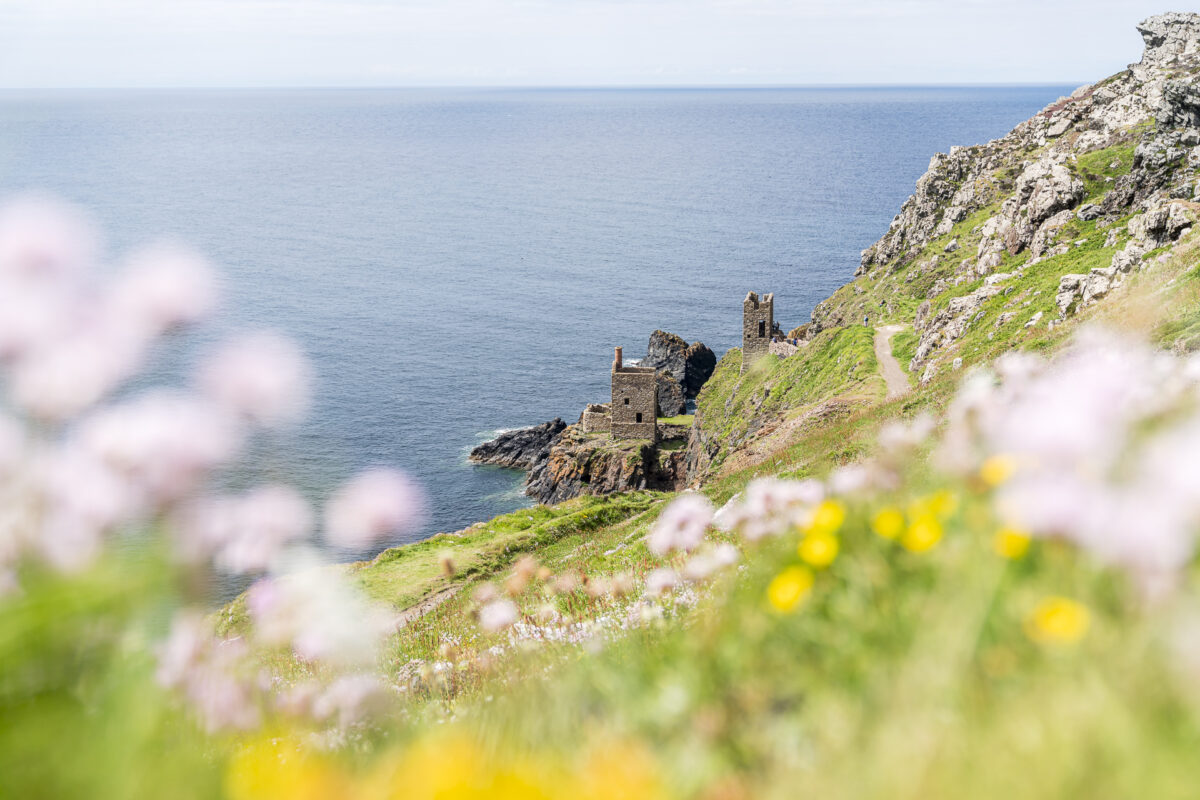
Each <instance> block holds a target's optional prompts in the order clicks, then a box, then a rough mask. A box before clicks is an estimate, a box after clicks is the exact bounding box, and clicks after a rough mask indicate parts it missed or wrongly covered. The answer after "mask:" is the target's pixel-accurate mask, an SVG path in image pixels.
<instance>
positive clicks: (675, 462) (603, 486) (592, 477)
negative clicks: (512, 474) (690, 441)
mask: <svg viewBox="0 0 1200 800" xmlns="http://www.w3.org/2000/svg"><path fill="white" fill-rule="evenodd" d="M683 464H684V451H682V450H674V451H668V450H661V449H660V448H658V447H656V446H655V445H654V444H653V443H652V442H650V441H649V440H639V439H613V438H612V437H611V436H609V435H607V434H587V433H584V432H583V430H581V429H580V428H579V427H578V426H576V425H571V426H568V427H567V429H566V430H565V431H564V432H563V433H562V435H561V436H560V437H559V438H558V441H556V442H555V443H554V446H553V447H551V448H550V451H549V453H548V455H547V457H546V458H545V459H544V460H542V461H540V462H539V463H537V464H536V465H535V466H534V467H533V469H531V470H530V471H529V475H528V477H527V478H526V481H525V494H527V495H529V496H530V497H532V498H534V499H535V500H537V501H538V502H539V503H561V502H562V501H564V500H570V499H571V498H573V497H578V496H580V495H583V494H592V495H605V494H612V493H614V492H625V491H635V490H639V489H663V490H674V489H676V488H682V485H681V483H680V482H681V481H682V478H683V473H684V466H683Z"/></svg>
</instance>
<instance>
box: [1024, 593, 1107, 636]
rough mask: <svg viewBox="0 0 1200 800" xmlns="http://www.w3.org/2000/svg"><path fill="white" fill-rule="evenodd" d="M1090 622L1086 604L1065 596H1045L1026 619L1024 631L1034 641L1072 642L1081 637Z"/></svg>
mask: <svg viewBox="0 0 1200 800" xmlns="http://www.w3.org/2000/svg"><path fill="white" fill-rule="evenodd" d="M1090 624H1091V614H1090V613H1089V612H1088V610H1087V606H1085V605H1083V604H1082V603H1078V602H1076V601H1074V600H1071V599H1070V598H1067V597H1047V598H1045V599H1043V600H1042V602H1040V603H1038V606H1037V608H1035V609H1034V610H1033V614H1031V615H1030V616H1029V619H1028V620H1026V622H1025V631H1026V633H1028V634H1029V638H1030V639H1033V640H1034V641H1035V642H1042V643H1047V644H1073V643H1074V642H1078V641H1079V640H1080V639H1082V638H1083V636H1084V634H1086V633H1087V630H1088V626H1089V625H1090Z"/></svg>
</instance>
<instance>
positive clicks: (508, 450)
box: [469, 417, 567, 469]
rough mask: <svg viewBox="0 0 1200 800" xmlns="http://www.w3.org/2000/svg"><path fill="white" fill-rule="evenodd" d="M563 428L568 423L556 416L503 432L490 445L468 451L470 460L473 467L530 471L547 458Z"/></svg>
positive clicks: (488, 443)
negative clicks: (474, 464) (489, 465)
mask: <svg viewBox="0 0 1200 800" xmlns="http://www.w3.org/2000/svg"><path fill="white" fill-rule="evenodd" d="M566 428H567V423H565V422H563V421H562V420H561V419H559V418H558V417H555V418H554V419H552V420H551V421H550V422H543V423H542V424H541V425H533V426H531V427H528V428H518V429H517V430H513V431H505V432H504V433H502V434H500V435H499V436H497V437H496V438H495V439H492V440H491V441H490V442H484V443H483V444H481V445H479V446H478V447H476V448H475V449H474V450H472V451H471V455H470V456H469V458H470V460H471V461H473V462H475V463H476V464H492V465H494V466H498V467H510V468H512V469H532V468H533V467H534V465H535V464H537V462H538V461H540V460H542V459H544V458H545V457H546V455H547V453H549V452H550V447H551V446H552V445H553V444H554V443H555V442H556V441H558V438H559V436H561V435H562V432H563V431H564V430H566Z"/></svg>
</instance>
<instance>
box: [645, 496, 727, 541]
mask: <svg viewBox="0 0 1200 800" xmlns="http://www.w3.org/2000/svg"><path fill="white" fill-rule="evenodd" d="M712 519H713V507H712V503H710V502H709V501H708V498H707V497H705V496H704V495H701V494H696V493H694V492H689V493H686V494H683V495H681V496H680V497H679V498H678V499H677V500H675V501H674V502H672V503H671V504H670V505H669V506H667V508H666V510H665V511H663V513H662V514H661V515H660V516H659V518H658V520H657V521H655V523H654V529H653V530H651V531H650V535H649V536H647V537H646V547H647V548H649V550H650V552H651V553H654V554H655V555H657V556H665V555H666V554H668V553H671V552H673V551H675V550H682V551H684V552H690V551H692V550H695V549H696V548H697V547H699V546H700V543H701V542H702V541H704V533H705V531H707V530H708V526H709V525H710V524H711V523H712Z"/></svg>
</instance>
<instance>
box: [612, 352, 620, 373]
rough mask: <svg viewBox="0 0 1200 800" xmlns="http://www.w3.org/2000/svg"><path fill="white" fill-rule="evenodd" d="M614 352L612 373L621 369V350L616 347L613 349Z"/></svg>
mask: <svg viewBox="0 0 1200 800" xmlns="http://www.w3.org/2000/svg"><path fill="white" fill-rule="evenodd" d="M615 350H616V352H615V353H613V370H614V371H616V370H618V369H620V368H621V348H619V347H617V348H615Z"/></svg>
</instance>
